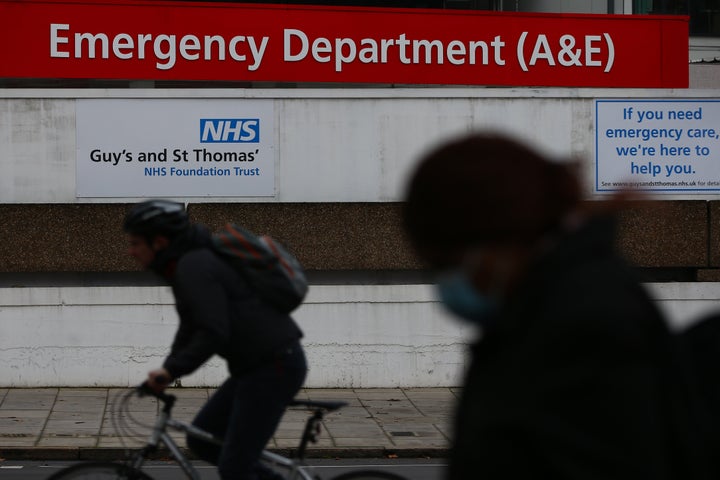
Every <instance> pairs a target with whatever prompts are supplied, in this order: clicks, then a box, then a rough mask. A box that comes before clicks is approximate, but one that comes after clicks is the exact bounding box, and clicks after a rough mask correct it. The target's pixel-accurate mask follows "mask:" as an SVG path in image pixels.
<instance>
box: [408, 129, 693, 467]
mask: <svg viewBox="0 0 720 480" xmlns="http://www.w3.org/2000/svg"><path fill="white" fill-rule="evenodd" d="M600 204H601V202H583V201H582V191H581V186H580V183H579V180H578V178H577V176H576V172H575V169H574V167H573V166H572V165H570V164H569V163H567V162H565V163H559V162H556V161H553V160H551V159H549V158H546V157H545V156H543V155H542V154H540V153H539V152H538V151H536V150H534V149H532V148H530V147H528V146H527V145H525V144H523V143H521V142H519V141H517V140H515V139H513V138H510V137H507V136H502V135H495V134H491V133H476V134H471V135H469V136H465V137H461V138H457V139H453V140H450V141H448V142H446V143H444V144H442V145H440V146H439V147H437V148H435V149H434V150H432V151H431V152H429V153H428V154H427V155H425V156H424V158H422V159H421V161H420V162H419V164H418V165H417V168H416V170H415V171H414V173H413V174H412V176H411V179H410V182H409V187H408V191H407V198H406V204H405V209H404V220H405V225H406V229H407V232H408V234H409V237H410V239H411V241H412V243H413V244H414V246H415V247H416V249H417V252H418V254H419V256H420V257H421V258H422V259H423V260H425V261H426V262H427V263H428V264H429V265H430V266H431V267H432V268H433V269H434V270H435V271H436V272H437V282H438V291H439V295H440V298H441V300H442V302H443V303H444V304H445V305H446V306H447V307H448V308H449V309H450V310H451V311H453V312H455V313H456V314H457V315H458V316H459V317H460V318H462V319H464V320H466V321H469V322H472V323H474V324H476V325H478V326H479V327H480V329H481V332H482V333H481V335H480V336H479V338H478V340H477V341H476V342H475V343H474V344H473V345H472V363H471V366H470V368H469V371H468V372H467V376H466V379H465V384H464V389H463V393H462V399H461V401H460V405H459V407H458V410H457V413H456V421H455V430H454V441H453V448H452V454H451V458H450V468H449V478H450V479H452V480H459V479H463V480H467V479H483V480H492V479H501V478H502V479H508V478H523V479H535V478H547V479H553V480H554V479H608V480H610V479H612V480H621V479H628V480H630V479H632V480H638V479H653V480H661V479H668V478H680V477H673V474H674V472H675V473H677V471H678V470H682V468H683V467H682V466H679V465H676V464H675V462H676V460H675V458H674V456H675V457H677V455H676V453H677V452H676V451H675V445H674V444H673V442H674V441H677V439H676V438H673V435H672V433H671V432H670V430H671V427H669V424H670V421H669V420H668V418H667V416H668V409H669V408H670V406H669V405H668V396H667V393H668V392H667V388H668V386H667V385H668V384H667V374H668V351H669V342H670V333H669V331H668V329H667V326H666V323H665V321H664V319H663V317H662V316H661V315H660V313H659V312H658V310H657V309H656V307H655V306H654V303H653V302H652V301H651V299H650V298H649V296H648V294H647V293H646V292H645V290H644V289H643V286H642V285H641V283H640V282H639V281H638V279H637V278H636V275H635V274H634V272H633V270H632V269H631V268H630V267H629V266H628V265H626V263H625V261H623V259H622V258H621V257H620V256H619V255H618V254H617V253H616V252H615V250H614V220H613V216H612V215H610V214H609V213H607V212H604V209H598V208H592V207H593V205H594V207H598V206H599V205H600ZM598 212H604V213H598Z"/></svg>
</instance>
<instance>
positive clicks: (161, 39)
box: [153, 35, 175, 70]
mask: <svg viewBox="0 0 720 480" xmlns="http://www.w3.org/2000/svg"><path fill="white" fill-rule="evenodd" d="M163 43H165V44H166V45H167V49H166V50H164V51H163V49H162V45H163ZM153 51H154V52H155V57H156V58H157V59H158V60H167V62H165V63H160V62H155V67H157V69H158V70H170V69H171V68H172V67H174V66H175V35H158V36H157V37H155V42H154V43H153Z"/></svg>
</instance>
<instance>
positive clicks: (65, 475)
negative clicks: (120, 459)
mask: <svg viewBox="0 0 720 480" xmlns="http://www.w3.org/2000/svg"><path fill="white" fill-rule="evenodd" d="M48 480H152V477H151V476H150V475H148V474H146V473H144V472H142V471H140V470H137V469H135V468H132V467H128V466H127V465H123V464H122V463H113V462H83V463H78V464H76V465H71V466H69V467H65V468H63V469H62V470H58V471H57V472H55V473H53V474H52V475H51V476H50V477H49V478H48Z"/></svg>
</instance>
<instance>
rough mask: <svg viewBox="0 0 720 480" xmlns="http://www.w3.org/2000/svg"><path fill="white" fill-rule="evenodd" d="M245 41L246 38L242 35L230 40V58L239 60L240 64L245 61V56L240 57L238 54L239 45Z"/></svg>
mask: <svg viewBox="0 0 720 480" xmlns="http://www.w3.org/2000/svg"><path fill="white" fill-rule="evenodd" d="M244 41H245V37H244V36H242V35H238V36H237V37H233V38H231V39H230V46H229V47H228V51H229V52H230V56H231V57H232V59H233V60H237V61H238V62H244V61H245V55H240V54H238V53H237V44H238V43H240V42H244Z"/></svg>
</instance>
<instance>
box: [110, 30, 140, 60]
mask: <svg viewBox="0 0 720 480" xmlns="http://www.w3.org/2000/svg"><path fill="white" fill-rule="evenodd" d="M112 47H113V55H115V56H116V57H118V58H120V59H123V60H127V59H129V58H132V57H133V52H131V51H130V52H123V50H128V49H130V50H132V49H134V48H135V43H134V42H133V38H132V37H131V36H130V35H128V34H127V33H120V34H118V35H117V36H116V37H115V38H113V44H112Z"/></svg>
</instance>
